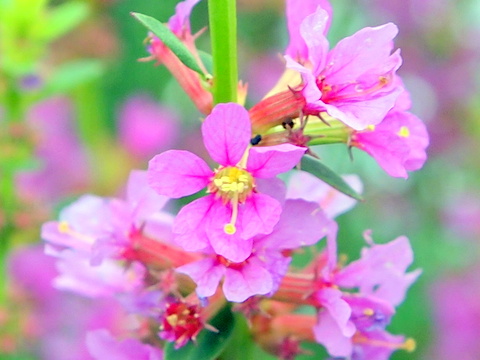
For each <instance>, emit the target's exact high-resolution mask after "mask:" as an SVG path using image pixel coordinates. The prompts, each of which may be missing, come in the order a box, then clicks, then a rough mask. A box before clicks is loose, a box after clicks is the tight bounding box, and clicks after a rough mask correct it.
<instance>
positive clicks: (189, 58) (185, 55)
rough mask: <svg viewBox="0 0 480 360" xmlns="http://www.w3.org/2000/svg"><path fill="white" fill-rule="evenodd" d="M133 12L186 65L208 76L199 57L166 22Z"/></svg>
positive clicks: (204, 76)
mask: <svg viewBox="0 0 480 360" xmlns="http://www.w3.org/2000/svg"><path fill="white" fill-rule="evenodd" d="M131 14H132V16H133V17H134V18H135V19H137V20H138V21H140V23H142V24H143V25H144V26H145V27H146V28H147V29H148V30H150V31H151V32H152V33H154V34H155V36H157V37H158V38H159V39H160V40H162V42H163V43H164V44H165V46H166V47H168V48H169V49H170V50H172V52H173V53H174V54H175V55H176V56H177V57H178V58H179V59H180V61H181V62H182V63H183V64H184V65H185V66H187V67H188V68H190V69H192V70H193V71H195V72H197V73H199V74H200V75H202V76H203V78H204V79H205V78H206V77H207V74H205V73H204V72H203V71H202V69H201V68H200V66H199V65H198V62H197V59H195V57H194V56H193V54H192V53H191V52H190V50H188V48H187V47H186V46H185V45H184V44H183V43H182V41H181V40H180V39H179V38H177V36H176V35H175V34H174V33H173V32H172V31H171V30H170V29H169V28H168V27H167V26H165V24H162V23H161V22H160V21H158V20H156V19H154V18H152V17H151V16H147V15H143V14H139V13H134V12H132V13H131Z"/></svg>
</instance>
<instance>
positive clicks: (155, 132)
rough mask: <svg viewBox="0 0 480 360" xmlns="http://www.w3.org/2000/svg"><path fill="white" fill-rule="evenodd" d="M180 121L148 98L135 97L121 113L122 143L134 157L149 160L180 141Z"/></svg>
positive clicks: (120, 131) (120, 137)
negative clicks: (178, 139)
mask: <svg viewBox="0 0 480 360" xmlns="http://www.w3.org/2000/svg"><path fill="white" fill-rule="evenodd" d="M179 120H180V119H179V117H178V115H177V114H175V113H174V112H173V111H172V110H169V109H167V108H165V107H163V106H161V105H160V104H158V103H156V102H155V101H153V100H152V99H151V98H149V97H148V96H144V95H137V96H133V97H131V98H129V99H128V100H127V101H126V102H125V104H123V106H122V108H121V110H120V116H119V125H118V126H119V127H118V131H119V140H120V142H121V143H122V145H123V146H125V148H126V149H127V150H128V151H129V152H130V153H132V154H133V155H134V156H136V157H138V158H140V159H142V160H148V159H150V158H151V157H152V156H153V155H155V154H157V153H159V152H161V151H164V150H166V149H168V148H170V147H171V146H172V145H173V144H174V143H175V142H176V140H177V138H178V135H179V131H180V122H179Z"/></svg>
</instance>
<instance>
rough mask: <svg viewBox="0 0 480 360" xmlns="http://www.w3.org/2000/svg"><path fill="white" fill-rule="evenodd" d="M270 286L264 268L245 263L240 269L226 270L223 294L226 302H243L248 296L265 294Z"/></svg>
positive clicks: (270, 279)
mask: <svg viewBox="0 0 480 360" xmlns="http://www.w3.org/2000/svg"><path fill="white" fill-rule="evenodd" d="M272 286H273V281H272V276H271V275H270V273H269V272H268V271H267V270H266V269H265V268H264V267H262V266H260V265H259V264H256V263H254V264H250V263H249V262H247V263H245V264H244V265H243V266H242V267H241V268H240V269H233V268H227V270H226V273H225V281H224V282H223V292H224V294H225V297H226V298H227V300H229V301H235V302H243V301H245V300H246V299H248V298H249V297H250V296H253V295H265V294H267V293H268V292H270V290H271V289H272Z"/></svg>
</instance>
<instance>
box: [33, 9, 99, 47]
mask: <svg viewBox="0 0 480 360" xmlns="http://www.w3.org/2000/svg"><path fill="white" fill-rule="evenodd" d="M89 10H90V9H89V7H88V5H87V4H86V3H84V2H79V1H72V2H67V3H63V4H61V5H58V6H55V7H54V8H53V9H52V10H49V11H48V13H47V15H46V17H45V18H44V19H43V21H41V22H40V23H39V24H37V27H38V28H37V29H36V37H37V38H39V39H43V40H47V41H51V40H54V39H57V38H59V37H60V36H62V35H64V34H66V33H68V32H69V31H71V30H73V29H74V28H75V27H76V26H77V25H78V24H80V23H81V22H82V21H83V20H84V19H86V17H87V16H88V14H89Z"/></svg>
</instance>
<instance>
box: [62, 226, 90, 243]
mask: <svg viewBox="0 0 480 360" xmlns="http://www.w3.org/2000/svg"><path fill="white" fill-rule="evenodd" d="M57 230H58V232H59V233H61V234H65V235H68V236H71V237H73V238H75V239H78V240H82V241H84V242H85V243H93V242H94V241H95V239H94V238H93V237H91V236H88V235H85V234H81V233H79V232H77V231H75V230H73V229H72V228H71V226H70V224H69V223H68V222H66V221H60V222H58V224H57Z"/></svg>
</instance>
